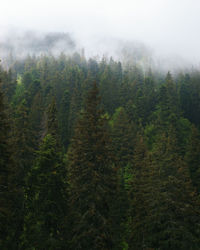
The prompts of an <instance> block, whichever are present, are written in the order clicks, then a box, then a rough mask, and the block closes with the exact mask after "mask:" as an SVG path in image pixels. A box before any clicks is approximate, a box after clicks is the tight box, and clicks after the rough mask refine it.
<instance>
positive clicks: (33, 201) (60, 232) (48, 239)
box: [22, 134, 67, 250]
mask: <svg viewBox="0 0 200 250" xmlns="http://www.w3.org/2000/svg"><path fill="white" fill-rule="evenodd" d="M56 145H57V142H56V139H55V138H54V137H53V135H51V134H47V135H46V136H45V138H44V139H43V142H42V144H41V146H40V149H39V151H38V152H37V158H36V162H35V164H34V166H33V168H32V169H31V170H30V171H29V173H28V176H27V178H26V184H27V187H26V203H25V204H26V207H25V208H26V215H25V225H24V235H23V238H22V249H52V250H53V249H67V241H66V236H67V235H65V231H64V228H65V227H66V225H65V217H66V212H67V203H66V197H67V192H66V171H65V169H64V165H63V162H62V158H61V154H60V153H59V152H58V151H57V146H56ZM64 237H65V239H64Z"/></svg>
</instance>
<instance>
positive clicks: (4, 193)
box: [0, 91, 12, 249]
mask: <svg viewBox="0 0 200 250" xmlns="http://www.w3.org/2000/svg"><path fill="white" fill-rule="evenodd" d="M9 129H10V127H9V121H8V117H7V114H6V108H5V105H4V102H3V94H2V92H1V91H0V235H1V237H0V247H1V248H2V249H6V246H7V244H8V242H7V241H8V238H9V225H10V221H9V220H10V218H11V216H12V212H11V209H12V207H11V204H10V195H9V178H10V174H11V173H10V168H11V166H10V158H11V152H10V144H9Z"/></svg>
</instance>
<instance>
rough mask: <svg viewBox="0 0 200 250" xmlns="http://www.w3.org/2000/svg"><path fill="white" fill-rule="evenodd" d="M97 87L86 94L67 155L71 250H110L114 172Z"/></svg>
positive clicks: (111, 241)
mask: <svg viewBox="0 0 200 250" xmlns="http://www.w3.org/2000/svg"><path fill="white" fill-rule="evenodd" d="M98 95H99V91H98V88H97V85H96V84H94V86H93V87H92V89H91V90H90V91H89V93H88V97H87V99H86V104H85V109H84V111H83V113H82V115H81V117H80V119H79V121H78V123H77V126H76V128H75V135H74V138H73V140H72V143H71V147H70V149H69V152H68V161H69V165H68V169H69V188H70V191H69V192H70V194H69V196H70V201H69V202H70V208H71V213H72V218H73V219H72V220H73V221H72V236H71V237H72V242H71V249H77V250H78V249H91V250H94V249H101V250H102V249H113V247H114V242H113V235H112V216H111V212H112V211H111V204H112V202H113V198H114V195H115V189H116V186H115V181H116V179H115V176H116V173H115V170H114V166H113V159H112V153H111V148H110V142H109V136H108V133H107V125H106V117H105V115H104V113H103V111H102V109H101V108H100V98H99V96H98Z"/></svg>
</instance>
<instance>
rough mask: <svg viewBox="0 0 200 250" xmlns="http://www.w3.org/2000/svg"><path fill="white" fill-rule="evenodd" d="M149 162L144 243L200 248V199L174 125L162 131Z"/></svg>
mask: <svg viewBox="0 0 200 250" xmlns="http://www.w3.org/2000/svg"><path fill="white" fill-rule="evenodd" d="M157 145H158V147H157V149H156V150H155V151H154V152H153V153H152V155H151V160H150V162H149V168H150V172H149V181H148V185H149V187H150V188H149V191H148V192H147V195H146V200H147V209H148V210H147V216H146V220H145V221H146V232H147V237H146V246H148V247H150V248H158V249H159V248H160V249H178V248H179V249H198V248H199V246H200V245H199V243H200V242H199V212H200V211H199V200H198V197H197V195H196V193H195V190H194V188H193V187H192V185H191V179H190V175H189V168H188V166H187V164H186V163H185V162H184V161H183V159H182V157H181V155H180V153H179V149H178V146H177V139H176V135H175V133H174V132H173V129H172V130H171V131H169V134H168V135H166V134H163V136H162V137H161V139H160V142H158V144H157Z"/></svg>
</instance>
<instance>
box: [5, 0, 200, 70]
mask: <svg viewBox="0 0 200 250" xmlns="http://www.w3.org/2000/svg"><path fill="white" fill-rule="evenodd" d="M199 11H200V1H199V0H176V1H173V0H124V1H119V0H115V1H114V0H109V1H108V0H107V1H106V0H101V1H99V0H84V1H83V0H82V1H81V0H73V1H72V0H57V1H55V0H51V1H47V0H40V1H39V0H29V1H25V0H18V1H15V0H6V1H2V2H1V8H0V28H1V35H0V53H1V54H0V57H3V54H4V53H8V52H9V51H11V52H12V53H16V54H19V55H21V56H22V55H24V54H26V53H27V52H29V53H30V54H31V53H36V54H37V53H40V52H51V53H58V52H60V51H64V52H67V53H68V52H69V51H74V50H80V49H81V48H83V47H84V48H85V53H86V55H88V56H95V55H97V54H98V55H100V56H102V55H107V56H113V57H116V58H120V59H121V58H123V57H124V56H125V55H126V57H128V56H129V57H130V55H132V56H134V57H135V60H136V58H137V60H140V59H141V58H145V63H148V64H151V63H154V64H156V65H159V66H163V67H169V68H170V67H181V65H184V66H185V65H198V63H199V62H200V48H199V44H200V33H199V30H198V28H199V24H200V15H199ZM127 49H128V50H127ZM5 51H6V52H5Z"/></svg>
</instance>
